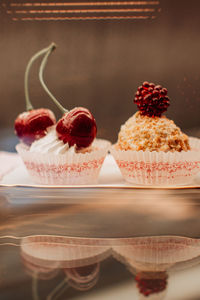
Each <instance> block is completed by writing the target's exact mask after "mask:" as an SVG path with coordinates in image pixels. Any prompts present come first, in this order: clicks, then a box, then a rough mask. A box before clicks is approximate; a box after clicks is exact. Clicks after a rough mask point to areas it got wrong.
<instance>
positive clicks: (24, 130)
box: [15, 44, 110, 185]
mask: <svg viewBox="0 0 200 300" xmlns="http://www.w3.org/2000/svg"><path fill="white" fill-rule="evenodd" d="M54 49H55V45H54V44H52V45H50V47H48V48H46V49H44V50H41V51H40V52H38V53H37V54H36V55H35V56H34V57H33V58H32V59H31V60H30V62H29V64H28V67H27V70H26V76H25V96H26V104H27V112H25V113H23V114H20V115H19V116H18V117H17V119H16V121H15V131H16V134H17V135H18V137H19V138H20V140H21V142H22V143H21V144H19V145H17V147H16V149H17V151H18V153H19V155H20V156H21V158H22V160H23V161H24V164H25V166H26V168H27V170H28V172H29V174H30V176H31V177H32V179H33V181H34V182H37V183H41V184H59V185H65V184H91V183H96V181H97V178H98V175H99V172H100V169H101V166H102V164H103V161H104V158H105V156H106V154H107V150H108V147H109V144H110V143H109V142H107V141H103V140H97V139H95V138H96V133H97V127H96V121H95V119H94V117H93V115H92V114H91V112H90V111H89V110H88V109H86V108H83V107H76V108H74V109H72V110H70V111H68V110H66V109H65V108H64V107H62V105H61V104H60V103H59V102H58V101H57V100H56V99H55V97H54V96H53V95H52V94H51V92H50V91H49V90H48V88H47V86H46V85H45V83H44V81H43V70H44V67H45V65H46V62H47V59H48V56H49V55H50V53H51V52H52V51H53V50H54ZM45 53H46V55H45V56H44V58H43V60H42V63H41V67H40V72H39V78H40V82H41V84H42V86H43V87H44V89H45V91H46V92H47V93H48V95H49V96H50V97H51V98H52V100H53V101H54V102H55V104H56V105H57V106H58V107H59V108H60V109H61V111H62V113H63V117H62V118H61V119H60V120H59V121H58V122H57V124H55V123H56V120H55V117H54V115H53V113H52V112H50V111H49V110H47V109H38V110H34V109H33V107H32V105H31V104H30V100H29V96H28V74H29V70H30V66H31V64H32V62H33V61H34V60H35V59H36V58H37V57H38V56H40V55H42V54H45Z"/></svg>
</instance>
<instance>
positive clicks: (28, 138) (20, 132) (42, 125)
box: [15, 108, 56, 145]
mask: <svg viewBox="0 0 200 300" xmlns="http://www.w3.org/2000/svg"><path fill="white" fill-rule="evenodd" d="M55 123H56V118H55V116H54V114H53V112H52V111H51V110H49V109H45V108H39V109H33V110H30V111H27V112H23V113H21V114H20V115H19V116H18V117H17V118H16V120H15V132H16V134H17V136H18V137H19V139H20V140H21V141H22V142H24V143H25V144H27V145H31V144H32V143H33V142H34V141H35V140H38V139H40V138H41V137H43V136H45V135H46V130H47V128H48V127H49V126H52V125H54V124H55Z"/></svg>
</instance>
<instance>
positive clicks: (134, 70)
mask: <svg viewBox="0 0 200 300" xmlns="http://www.w3.org/2000/svg"><path fill="white" fill-rule="evenodd" d="M20 1H21V0H20ZM3 2H4V6H3V5H2V7H1V14H0V53H1V55H0V99H1V100H0V101H1V106H0V128H1V131H0V133H1V138H3V136H4V137H5V135H7V134H8V132H9V134H11V136H14V134H13V131H12V127H13V122H14V119H15V117H16V116H17V114H19V113H20V112H22V111H24V109H25V101H24V86H23V83H24V71H25V67H26V64H27V62H28V60H29V59H30V57H31V56H32V55H33V54H34V53H35V52H37V51H38V50H40V49H42V48H43V47H46V46H48V45H49V44H50V43H51V42H52V41H54V42H55V43H56V44H57V45H58V47H57V49H56V51H55V52H54V53H53V54H52V56H51V57H50V59H49V62H48V65H47V67H46V70H45V80H46V83H47V85H48V87H49V89H50V90H51V91H52V92H53V94H54V95H55V96H56V97H57V98H58V99H59V100H60V101H61V103H62V104H63V105H64V106H65V107H66V108H69V109H71V108H73V107H74V106H86V107H88V108H89V109H90V110H91V111H92V113H93V114H94V116H95V118H96V121H97V125H98V137H103V138H107V139H109V140H111V141H112V142H114V141H116V139H117V133H118V130H119V128H120V125H121V124H122V123H124V122H125V120H127V119H128V118H129V117H130V116H131V115H132V114H133V113H134V112H135V111H136V105H135V104H133V95H134V93H135V91H136V89H137V87H138V85H140V84H141V83H142V82H143V81H144V80H148V81H151V82H154V83H157V84H161V85H163V86H164V87H166V88H167V89H168V94H169V97H170V99H171V106H170V108H169V109H168V112H167V116H168V117H169V118H172V119H174V120H175V122H176V123H177V125H179V126H180V127H181V128H182V129H184V130H185V131H186V132H190V133H191V134H193V135H199V132H198V128H199V127H200V121H199V120H200V17H199V14H200V1H198V0H173V1H171V0H163V1H160V4H159V6H160V7H161V12H159V13H158V14H157V17H156V18H155V19H151V18H150V19H144V20H143V19H141V20H132V19H130V20H129V19H127V20H93V21H91V20H89V21H87V20H84V21H83V20H79V21H77V20H76V21H75V20H71V21H67V20H66V21H27V22H25V21H13V20H12V18H11V15H9V14H7V13H6V9H5V7H6V1H3ZM3 2H2V3H3ZM8 2H9V1H8ZM13 2H14V1H13ZM15 2H17V1H15ZM21 2H22V1H21ZM43 2H44V1H43ZM49 2H50V1H49ZM65 2H67V1H65ZM0 5H1V4H0ZM38 68H39V62H38V63H36V64H35V65H34V66H33V69H32V72H31V77H30V96H31V100H32V102H33V105H34V107H41V106H42V107H49V108H50V109H52V110H54V112H55V113H56V115H57V116H58V117H59V116H60V112H59V111H58V109H57V108H56V107H55V105H54V104H52V102H51V100H50V99H49V98H48V96H47V95H46V94H45V92H44V91H43V89H42V88H41V86H40V84H39V80H38ZM5 128H10V130H9V131H5ZM5 132H6V134H5ZM9 143H10V142H8V144H9ZM4 145H5V140H3V142H2V139H1V142H0V147H1V148H5V147H4Z"/></svg>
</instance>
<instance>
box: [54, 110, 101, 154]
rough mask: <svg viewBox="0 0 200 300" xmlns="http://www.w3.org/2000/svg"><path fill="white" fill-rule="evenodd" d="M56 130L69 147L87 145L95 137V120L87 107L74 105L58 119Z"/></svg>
mask: <svg viewBox="0 0 200 300" xmlns="http://www.w3.org/2000/svg"><path fill="white" fill-rule="evenodd" d="M56 131H57V134H58V137H59V139H60V140H62V141H63V142H64V143H68V144H69V146H70V147H71V146H73V145H76V146H77V147H78V148H82V147H88V146H89V145H90V144H91V143H92V142H93V140H94V138H95V137H96V132H97V127H96V121H95V119H94V117H93V115H92V114H91V112H90V111H89V110H88V109H86V108H83V107H76V108H74V109H72V110H71V111H69V112H68V113H65V114H64V116H63V117H62V118H61V119H60V120H59V121H58V123H57V126H56Z"/></svg>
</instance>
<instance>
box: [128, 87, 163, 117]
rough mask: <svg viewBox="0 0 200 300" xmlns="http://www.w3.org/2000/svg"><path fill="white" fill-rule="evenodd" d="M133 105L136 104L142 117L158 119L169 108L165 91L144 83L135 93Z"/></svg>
mask: <svg viewBox="0 0 200 300" xmlns="http://www.w3.org/2000/svg"><path fill="white" fill-rule="evenodd" d="M134 103H136V104H137V107H138V109H139V111H140V112H141V114H142V115H145V116H149V117H156V116H157V117H160V116H161V115H162V113H163V112H164V111H166V110H167V108H168V106H169V97H168V96H167V89H166V88H163V87H162V86H161V85H155V84H154V83H149V82H147V81H144V82H143V84H142V86H139V87H138V89H137V92H136V93H135V99H134Z"/></svg>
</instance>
